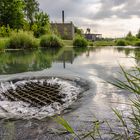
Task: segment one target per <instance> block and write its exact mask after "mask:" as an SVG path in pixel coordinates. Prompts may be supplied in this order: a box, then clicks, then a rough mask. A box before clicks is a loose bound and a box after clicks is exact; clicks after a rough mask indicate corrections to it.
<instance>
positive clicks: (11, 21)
mask: <svg viewBox="0 0 140 140" xmlns="http://www.w3.org/2000/svg"><path fill="white" fill-rule="evenodd" d="M0 27H3V29H4V28H5V30H6V31H7V32H8V29H9V28H10V29H16V30H17V31H18V30H19V29H23V30H32V31H33V32H34V35H35V36H37V37H39V36H40V35H41V34H43V33H44V32H49V16H48V14H47V13H44V12H42V11H41V10H40V9H39V3H38V2H37V1H36V0H0Z"/></svg>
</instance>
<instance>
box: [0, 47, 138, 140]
mask: <svg viewBox="0 0 140 140" xmlns="http://www.w3.org/2000/svg"><path fill="white" fill-rule="evenodd" d="M132 57H136V59H133V58H132ZM119 64H120V65H122V66H124V67H125V68H126V69H130V68H131V67H132V66H135V65H139V64H140V49H134V48H133V49H130V48H121V47H120V48H116V47H114V48H113V47H102V48H101V47H100V48H88V49H72V48H65V49H61V50H42V51H24V52H23V51H21V52H7V53H4V54H0V80H1V81H2V80H7V79H10V78H22V77H28V76H31V77H32V76H59V77H70V78H76V77H80V78H83V79H84V80H87V81H88V82H89V83H90V89H89V90H88V91H86V92H85V93H84V94H83V96H82V97H81V98H80V99H79V100H78V101H77V102H76V103H74V104H73V105H72V106H71V107H69V108H68V109H67V111H66V113H63V116H64V117H65V118H66V120H68V121H69V122H70V124H71V125H72V126H73V127H74V129H75V130H77V131H80V130H82V131H85V130H88V129H90V128H91V126H92V121H93V120H94V118H95V116H96V117H97V118H98V119H100V120H104V119H107V120H109V123H111V124H112V125H113V126H115V124H116V123H117V122H116V121H114V120H115V118H114V115H113V113H112V110H111V107H112V108H117V109H119V110H121V111H122V112H123V113H124V114H125V115H129V106H128V105H126V104H127V103H128V102H129V97H132V96H133V95H132V94H130V93H127V92H124V91H121V90H119V89H117V88H116V87H114V86H112V85H110V84H108V83H107V81H111V80H113V79H114V77H117V78H120V79H121V78H122V76H121V75H120V74H119V71H120V67H119ZM51 128H58V126H57V124H55V123H53V122H52V121H51V120H50V119H48V118H46V119H43V120H35V119H34V120H16V119H12V120H3V119H2V120H1V121H0V139H2V140H47V139H48V140H51V139H54V140H56V139H64V138H62V137H61V138H59V137H57V136H54V135H52V134H50V129H51ZM65 137H66V136H65Z"/></svg>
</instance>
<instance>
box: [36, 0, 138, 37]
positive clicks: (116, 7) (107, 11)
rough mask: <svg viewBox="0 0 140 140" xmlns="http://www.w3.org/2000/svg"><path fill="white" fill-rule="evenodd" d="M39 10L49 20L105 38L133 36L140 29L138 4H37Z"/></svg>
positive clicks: (130, 0) (80, 0) (67, 0)
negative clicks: (89, 31) (69, 23)
mask: <svg viewBox="0 0 140 140" xmlns="http://www.w3.org/2000/svg"><path fill="white" fill-rule="evenodd" d="M38 1H39V3H40V9H41V10H43V11H45V12H47V13H48V14H49V16H50V20H51V21H53V22H61V11H62V10H65V21H66V22H70V21H73V23H74V24H75V25H76V26H78V27H80V28H83V29H84V30H86V28H90V29H91V31H92V32H93V33H102V34H103V36H104V37H122V36H124V35H126V34H127V32H128V31H130V30H131V31H132V33H133V34H136V32H137V31H138V29H139V28H140V0H38Z"/></svg>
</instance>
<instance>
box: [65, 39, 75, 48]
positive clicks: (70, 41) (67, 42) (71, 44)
mask: <svg viewBox="0 0 140 140" xmlns="http://www.w3.org/2000/svg"><path fill="white" fill-rule="evenodd" d="M63 43H64V45H65V46H66V47H67V46H73V40H63Z"/></svg>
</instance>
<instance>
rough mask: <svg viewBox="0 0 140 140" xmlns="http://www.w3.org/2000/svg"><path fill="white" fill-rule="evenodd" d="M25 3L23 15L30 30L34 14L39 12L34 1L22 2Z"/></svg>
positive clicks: (37, 4)
mask: <svg viewBox="0 0 140 140" xmlns="http://www.w3.org/2000/svg"><path fill="white" fill-rule="evenodd" d="M24 2H25V5H26V6H25V9H24V11H25V15H26V18H27V20H28V21H29V24H30V28H31V26H32V25H33V23H34V19H35V14H36V13H37V12H38V11H39V3H38V2H37V1H36V0H24Z"/></svg>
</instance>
